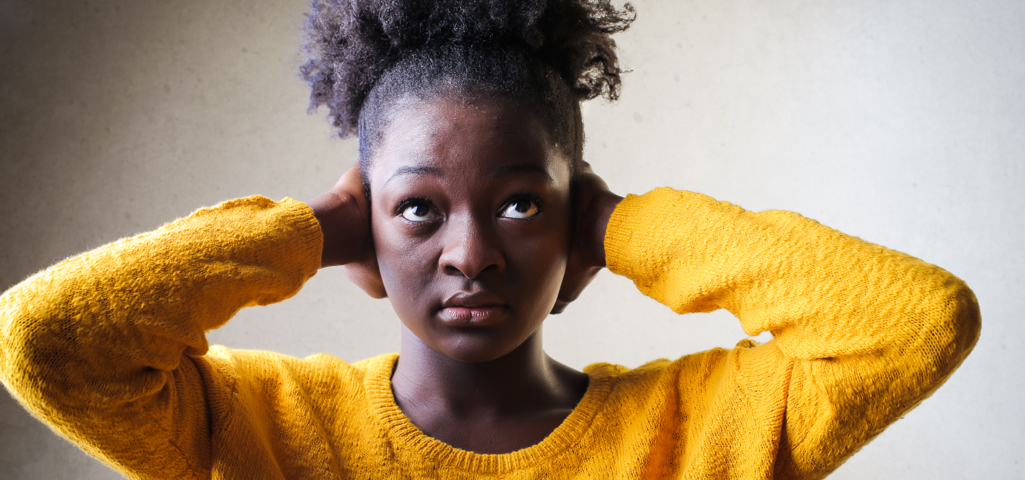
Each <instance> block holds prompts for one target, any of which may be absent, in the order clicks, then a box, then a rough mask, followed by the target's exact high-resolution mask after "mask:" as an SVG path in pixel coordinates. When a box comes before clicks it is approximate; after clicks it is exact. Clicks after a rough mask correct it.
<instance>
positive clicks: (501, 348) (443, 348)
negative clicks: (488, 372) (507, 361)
mask: <svg viewBox="0 0 1025 480" xmlns="http://www.w3.org/2000/svg"><path fill="white" fill-rule="evenodd" d="M476 333H477V332H467V333H466V334H462V335H457V336H456V338H448V339H445V340H444V344H443V345H438V346H434V345H430V346H431V348H433V349H434V350H435V351H436V352H438V353H440V354H442V355H444V356H446V357H448V358H451V359H453V360H456V361H460V362H465V363H485V362H490V361H493V360H498V359H499V358H502V357H504V356H506V355H508V354H509V353H511V352H512V351H513V350H516V349H517V348H518V347H519V346H521V345H522V344H523V342H524V341H525V340H526V339H523V340H521V341H519V342H515V343H513V342H509V341H508V340H506V341H501V340H503V339H496V338H493V337H491V336H490V335H477V334H476ZM481 333H483V332H481ZM528 338H529V336H528ZM439 347H440V348H439Z"/></svg>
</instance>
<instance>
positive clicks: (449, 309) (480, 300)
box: [438, 291, 509, 327]
mask: <svg viewBox="0 0 1025 480" xmlns="http://www.w3.org/2000/svg"><path fill="white" fill-rule="evenodd" d="M441 307H442V308H441V310H440V311H439V312H438V318H439V319H440V320H441V321H442V322H443V323H445V324H448V325H451V326H457V327H467V326H475V327H483V326H488V325H494V324H496V323H499V322H500V321H502V319H503V318H504V317H505V316H506V314H507V313H508V312H509V307H508V306H506V305H505V302H504V301H502V299H500V298H498V297H496V296H494V295H491V294H489V293H487V292H484V291H478V292H474V293H470V292H459V293H456V294H455V295H452V296H451V297H449V298H448V299H447V300H445V301H444V302H443V303H442V305H441Z"/></svg>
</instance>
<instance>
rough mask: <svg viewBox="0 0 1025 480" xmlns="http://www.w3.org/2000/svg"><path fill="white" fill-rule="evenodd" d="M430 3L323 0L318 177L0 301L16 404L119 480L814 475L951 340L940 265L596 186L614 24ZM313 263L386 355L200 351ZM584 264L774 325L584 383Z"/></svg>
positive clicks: (577, 1)
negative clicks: (346, 291) (364, 313)
mask: <svg viewBox="0 0 1025 480" xmlns="http://www.w3.org/2000/svg"><path fill="white" fill-rule="evenodd" d="M421 3H423V2H407V3H402V2H395V3H392V2H352V3H350V2H342V1H336V2H327V1H324V2H321V1H317V2H315V3H314V10H313V12H312V13H311V14H310V17H309V24H308V28H309V31H310V34H311V47H312V52H313V55H312V58H311V60H310V61H309V62H308V63H307V64H306V65H305V66H304V67H303V74H304V76H305V77H306V78H307V79H308V80H309V81H310V83H311V85H312V88H313V97H312V98H313V102H314V105H315V106H318V105H327V106H328V107H329V109H330V111H331V115H332V117H333V119H334V123H335V125H336V126H337V127H338V128H339V132H340V133H341V134H342V135H343V136H348V135H352V134H357V135H358V138H359V142H360V143H359V146H360V164H359V168H354V169H352V170H350V171H349V172H347V173H346V174H345V175H343V176H342V178H341V179H340V180H339V181H338V183H337V185H336V186H335V187H334V188H333V189H332V190H331V191H329V192H327V193H325V194H323V195H320V196H317V197H315V198H312V199H309V200H308V201H306V202H298V201H295V200H291V199H285V200H283V201H281V202H274V201H271V200H268V199H266V198H263V197H250V198H243V199H238V200H232V201H228V202H225V203H223V204H221V205H218V206H216V207H213V208H207V209H201V210H198V211H197V212H195V213H194V214H192V215H191V216H189V217H187V218H184V219H180V220H177V221H175V222H172V223H170V224H168V225H166V226H164V227H161V228H160V229H158V230H155V231H153V232H149V233H145V234H142V235H139V236H136V237H132V238H127V239H123V240H120V241H118V242H114V243H112V244H109V245H106V246H103V247H100V248H98V249H96V250H93V251H90V252H86V253H83V254H81V255H79V256H77V257H74V258H71V259H68V260H66V261H64V262H62V263H60V264H58V265H55V266H53V267H51V268H49V269H47V270H44V271H42V272H40V273H38V274H36V275H34V276H32V277H31V278H29V279H27V280H25V281H24V282H22V283H21V284H19V285H17V286H15V287H14V288H12V289H11V290H9V291H8V292H6V293H5V294H4V295H3V297H2V298H0V378H2V380H3V383H4V385H5V386H6V387H7V388H8V389H9V390H10V391H11V392H13V393H14V395H16V396H17V397H18V398H19V399H20V400H21V402H22V403H23V404H24V405H25V406H26V408H28V409H29V410H31V411H32V412H33V413H34V414H35V415H36V416H38V417H39V418H41V419H42V420H44V421H46V422H48V423H49V424H50V425H51V426H52V427H53V428H54V429H56V430H57V431H58V432H60V433H61V434H63V435H65V436H66V437H68V438H69V439H71V440H72V441H74V442H76V443H77V444H79V445H80V446H81V447H82V448H83V449H85V450H86V451H88V452H90V453H91V454H93V455H95V456H97V457H98V458H100V459H102V460H104V461H105V462H107V463H108V464H110V465H111V466H113V467H114V468H116V469H118V470H119V471H121V472H123V473H125V474H126V475H128V476H131V477H133V478H161V479H165V478H210V477H216V478H226V479H250V478H289V479H297V478H313V479H319V478H767V477H779V478H820V477H823V476H825V475H826V474H828V473H829V472H831V471H832V470H833V469H835V468H836V467H837V466H838V465H839V464H840V463H842V462H843V461H844V460H845V459H846V458H848V457H849V456H850V455H851V454H853V453H854V452H855V451H856V450H857V449H858V448H859V447H860V446H861V445H863V444H864V443H865V442H867V441H869V440H871V439H872V438H873V437H874V436H875V435H877V434H879V433H880V432H881V431H882V430H883V429H884V428H885V427H886V426H887V425H888V424H890V423H892V422H893V421H894V420H896V419H897V418H899V417H900V416H901V415H903V414H904V413H905V412H907V411H908V410H909V409H911V408H912V407H914V406H915V405H917V404H918V402H920V401H921V400H922V399H923V398H925V397H927V396H928V395H929V394H930V393H932V392H933V391H934V390H935V389H936V388H938V386H939V385H940V384H942V383H943V381H944V380H945V379H946V378H947V377H948V376H949V375H950V373H951V372H952V371H953V370H954V369H955V368H956V367H957V366H958V365H959V364H960V362H961V361H962V360H963V359H964V358H965V356H966V355H967V354H968V352H969V351H970V350H971V348H972V346H973V345H974V343H975V341H976V339H977V337H978V331H979V314H978V307H977V304H976V302H975V298H974V296H973V294H972V292H971V290H969V289H968V287H966V286H965V285H964V283H963V282H961V281H960V280H958V279H957V278H955V277H953V276H952V275H950V274H949V273H947V272H945V271H944V270H942V269H940V268H938V267H935V266H932V265H928V264H925V263H924V262H921V261H919V260H916V259H914V258H912V257H909V256H907V255H904V254H901V253H898V252H894V251H891V250H887V249H885V248H883V247H879V246H876V245H872V244H869V243H866V242H863V241H861V240H859V239H856V238H853V237H849V236H846V235H843V234H841V233H839V232H836V231H834V230H831V229H829V228H827V227H824V226H822V225H820V224H818V223H816V222H814V221H811V220H808V219H806V218H803V217H801V216H799V215H797V214H793V213H787V212H778V211H771V212H762V213H751V212H747V211H744V210H743V209H741V208H739V207H737V206H734V205H731V204H728V203H724V202H718V201H715V200H713V199H711V198H708V197H706V196H703V195H700V194H696V193H689V192H681V191H674V190H671V189H658V190H655V191H652V192H649V193H647V194H645V195H642V196H633V195H630V196H627V197H626V198H622V197H620V196H617V195H615V194H613V193H611V192H609V191H608V190H607V188H606V187H605V184H604V182H602V181H601V179H600V178H599V177H597V176H596V175H594V174H593V173H592V172H591V171H590V169H589V167H588V166H587V164H586V163H584V161H583V158H582V151H583V150H582V146H583V129H582V124H581V117H580V102H582V101H584V100H587V99H590V98H594V97H596V96H599V95H604V96H605V97H606V98H609V99H614V98H615V97H616V94H617V92H618V88H619V75H618V74H619V69H618V66H617V61H616V56H615V52H614V43H613V42H612V40H611V38H610V34H612V33H614V32H616V31H620V30H622V29H624V28H626V26H627V25H628V24H629V21H630V18H629V14H630V11H629V10H627V11H618V10H616V9H615V8H613V7H611V6H610V5H609V4H608V3H607V2H606V1H603V0H563V1H550V2H543V1H538V2H520V1H506V2H502V1H493V2H472V3H459V2H451V3H449V2H439V3H436V4H432V5H422V4H421ZM335 265H343V266H344V268H346V269H347V272H348V273H349V274H350V277H351V278H352V279H353V280H354V281H355V282H356V283H358V284H359V285H360V286H361V287H363V288H364V289H365V290H366V291H367V292H368V293H369V294H371V295H372V296H375V297H385V296H387V297H388V298H389V300H390V301H391V302H392V305H393V306H394V308H395V310H396V312H397V313H398V315H399V317H400V318H401V320H402V323H403V338H402V347H401V352H400V354H398V355H396V354H387V355H382V356H378V357H374V358H370V359H367V360H365V361H362V362H358V363H355V364H348V363H346V362H343V361H341V360H338V359H336V358H334V357H331V356H328V355H316V356H313V357H309V358H306V359H296V358H291V357H287V356H283V355H278V354H274V353H269V352H251V351H233V350H229V349H226V348H223V347H212V348H211V347H208V345H207V342H206V339H205V336H204V335H205V332H206V331H208V330H210V329H213V328H216V327H218V326H220V325H222V324H223V323H224V322H226V321H228V320H229V319H230V318H231V317H232V316H233V315H234V313H236V312H237V311H238V310H239V309H241V308H243V307H245V306H249V305H264V304H268V303H272V302H277V301H281V300H284V299H286V298H288V297H289V296H291V295H293V294H295V293H296V292H297V291H298V290H299V289H300V288H301V287H302V285H303V283H304V282H305V281H306V280H307V279H309V278H310V277H311V276H313V275H314V274H315V273H316V271H317V270H318V269H319V268H324V267H329V266H335ZM606 266H607V267H608V268H609V269H610V270H612V271H613V272H615V273H618V274H621V275H625V276H627V277H629V278H631V279H633V280H634V282H635V283H636V285H637V286H638V288H639V289H640V290H641V291H642V292H644V293H645V294H647V295H649V296H651V297H652V298H654V299H656V300H658V301H660V302H663V303H665V304H666V305H669V306H670V307H672V308H673V309H674V310H676V311H678V312H680V313H686V312H698V311H710V310H714V309H718V308H725V309H728V310H729V311H731V312H732V313H734V314H735V315H736V316H737V317H738V318H739V319H740V321H741V323H742V325H743V327H744V329H745V331H747V332H748V333H750V334H757V333H759V332H764V331H770V332H772V334H773V336H774V339H773V340H772V341H770V342H767V343H765V344H762V345H759V344H756V343H754V342H750V341H744V342H741V343H740V344H738V346H737V347H736V348H734V349H732V350H728V351H727V350H722V349H716V350H710V351H706V352H702V353H697V354H693V355H688V356H685V357H682V358H680V359H678V360H676V361H654V362H652V363H649V364H647V365H644V366H642V367H639V368H637V369H632V370H631V369H627V368H624V367H620V366H616V365H608V364H596V365H592V366H590V367H588V368H586V369H585V371H584V372H578V371H575V370H573V369H571V368H569V367H566V366H565V365H562V364H560V363H558V362H556V361H555V360H553V359H551V358H550V357H548V356H547V355H546V354H545V352H544V351H543V350H542V348H541V333H540V332H541V325H542V322H543V321H544V319H545V317H546V316H547V315H548V314H549V313H550V312H556V313H557V312H559V311H561V310H562V309H563V308H565V307H566V305H567V304H568V303H569V302H571V301H572V300H574V299H575V298H576V297H577V295H578V294H579V293H580V292H581V291H582V289H583V288H584V287H585V286H586V285H587V283H588V282H589V280H590V279H591V278H592V277H593V276H594V274H595V273H596V272H597V271H598V270H599V269H601V268H602V267H606ZM624 320H626V321H628V320H629V319H624ZM654 333H655V332H653V334H654Z"/></svg>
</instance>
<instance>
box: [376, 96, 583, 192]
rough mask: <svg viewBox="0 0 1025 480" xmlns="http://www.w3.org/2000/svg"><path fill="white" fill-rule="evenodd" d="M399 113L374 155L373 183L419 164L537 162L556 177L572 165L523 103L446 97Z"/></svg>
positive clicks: (455, 167) (450, 167) (496, 166)
mask: <svg viewBox="0 0 1025 480" xmlns="http://www.w3.org/2000/svg"><path fill="white" fill-rule="evenodd" d="M393 115H394V116H393V118H392V119H391V122H389V124H388V126H387V127H386V129H385V131H384V132H382V133H383V135H382V137H381V143H380V144H379V146H378V148H377V149H376V151H375V152H374V154H373V157H372V159H371V164H370V165H371V168H370V172H369V173H370V175H369V176H370V181H371V184H372V185H373V184H376V185H383V184H382V182H387V181H388V180H390V179H391V177H393V176H395V175H396V174H397V173H402V172H409V171H412V170H417V169H419V170H420V171H424V170H425V169H426V170H430V169H435V170H438V171H440V172H442V173H444V172H446V171H448V172H454V173H459V174H461V175H463V176H465V175H490V174H493V173H494V172H495V171H496V170H503V169H504V170H508V169H509V168H510V167H513V168H522V169H524V170H529V169H530V168H529V167H530V166H533V167H535V168H536V169H538V170H542V171H544V172H546V173H547V174H548V176H549V177H550V178H552V179H557V178H559V177H564V176H565V175H564V174H563V171H566V172H568V169H569V168H568V167H569V163H568V160H567V159H566V158H565V157H564V155H562V154H561V153H560V149H559V148H557V145H555V144H554V143H553V142H552V141H551V135H550V134H549V132H548V131H547V130H546V129H545V123H544V122H542V121H541V119H540V117H539V116H538V115H537V114H536V113H535V112H534V111H533V110H532V109H530V108H528V107H525V106H523V105H521V104H517V103H513V102H503V101H496V100H483V101H472V102H471V101H467V100H465V99H460V98H449V97H442V98H437V99H433V100H423V101H412V102H409V103H408V104H406V105H403V106H402V107H400V108H398V109H397V110H396V111H395V112H394V114H393Z"/></svg>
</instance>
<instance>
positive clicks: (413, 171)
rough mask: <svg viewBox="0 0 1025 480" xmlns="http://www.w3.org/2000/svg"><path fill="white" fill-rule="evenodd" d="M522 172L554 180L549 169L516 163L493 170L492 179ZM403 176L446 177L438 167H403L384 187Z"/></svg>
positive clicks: (396, 171) (385, 182) (389, 178)
mask: <svg viewBox="0 0 1025 480" xmlns="http://www.w3.org/2000/svg"><path fill="white" fill-rule="evenodd" d="M521 172H524V173H536V174H541V175H544V177H545V178H547V179H548V180H549V181H551V180H552V176H551V175H550V174H549V173H548V170H547V169H545V168H544V167H542V166H540V165H535V164H532V163H514V164H511V165H502V166H500V167H498V168H496V169H494V170H492V171H491V175H490V177H491V178H492V179H495V178H498V177H504V176H506V175H512V174H514V173H521ZM401 175H431V176H435V177H442V178H444V177H445V172H444V171H442V170H441V169H440V168H438V167H427V166H419V165H418V166H411V167H402V168H399V169H398V170H395V173H393V174H392V175H391V176H390V177H388V180H385V181H384V185H385V186H387V185H388V182H390V181H392V179H393V178H395V177H398V176H401Z"/></svg>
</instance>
